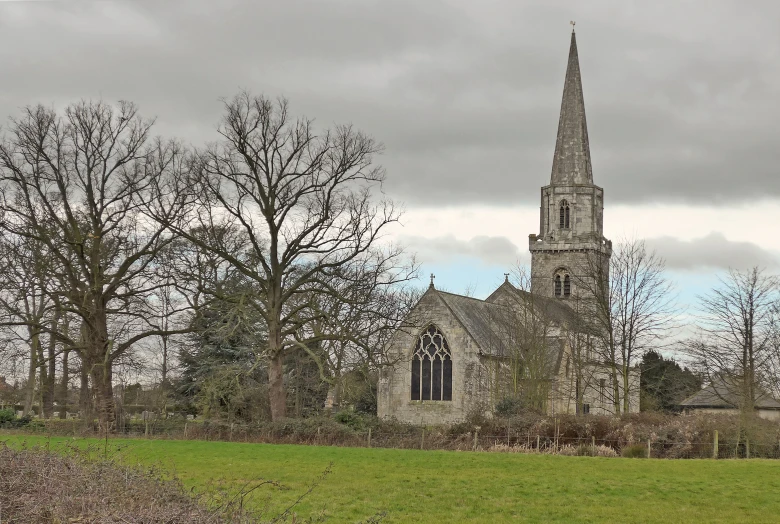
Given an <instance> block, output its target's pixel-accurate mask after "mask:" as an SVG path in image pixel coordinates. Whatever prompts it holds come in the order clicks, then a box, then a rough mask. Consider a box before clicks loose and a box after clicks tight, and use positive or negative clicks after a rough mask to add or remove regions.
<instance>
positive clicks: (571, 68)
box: [550, 24, 593, 185]
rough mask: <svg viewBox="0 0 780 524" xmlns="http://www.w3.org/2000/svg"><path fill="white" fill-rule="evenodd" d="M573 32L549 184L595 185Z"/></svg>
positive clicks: (572, 33) (575, 38) (575, 39)
mask: <svg viewBox="0 0 780 524" xmlns="http://www.w3.org/2000/svg"><path fill="white" fill-rule="evenodd" d="M573 26H574V24H572V31H571V47H570V48H569V65H568V66H567V67H566V81H565V83H564V85H563V100H562V102H561V118H560V120H559V121H558V139H557V140H556V142H555V155H554V156H553V167H552V175H551V177H550V184H553V185H572V184H592V183H593V171H592V169H591V164H590V145H589V143H588V125H587V122H586V121H585V100H584V99H583V96H582V78H581V77H580V62H579V58H578V57H577V37H576V35H575V34H574V27H573Z"/></svg>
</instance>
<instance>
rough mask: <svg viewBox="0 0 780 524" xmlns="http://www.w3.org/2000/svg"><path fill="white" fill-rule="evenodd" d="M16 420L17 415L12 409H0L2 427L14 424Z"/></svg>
mask: <svg viewBox="0 0 780 524" xmlns="http://www.w3.org/2000/svg"><path fill="white" fill-rule="evenodd" d="M15 419H16V414H15V413H14V410H12V409H0V425H2V424H5V423H7V422H13V421H14V420H15Z"/></svg>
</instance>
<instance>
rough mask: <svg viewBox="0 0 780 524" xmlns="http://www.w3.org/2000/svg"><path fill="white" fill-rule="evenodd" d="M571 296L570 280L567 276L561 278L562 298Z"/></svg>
mask: <svg viewBox="0 0 780 524" xmlns="http://www.w3.org/2000/svg"><path fill="white" fill-rule="evenodd" d="M570 295H571V279H570V278H569V275H565V276H564V277H563V296H564V297H568V296H570Z"/></svg>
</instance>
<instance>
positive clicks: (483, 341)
mask: <svg viewBox="0 0 780 524" xmlns="http://www.w3.org/2000/svg"><path fill="white" fill-rule="evenodd" d="M436 293H437V294H438V295H439V297H440V298H441V299H442V300H443V301H444V303H445V304H446V305H447V307H449V308H450V310H451V311H452V313H453V314H454V315H455V317H456V318H457V319H458V321H460V323H461V324H462V325H463V327H464V328H465V329H466V331H468V332H469V334H470V335H471V337H472V338H473V339H474V341H475V342H476V343H477V344H478V345H479V347H480V349H481V350H482V352H483V353H485V354H488V355H492V356H504V355H507V354H508V350H509V341H508V338H507V337H506V336H504V335H502V330H501V329H500V326H499V320H500V319H501V318H505V317H506V315H507V313H508V310H507V308H505V307H504V306H500V305H498V304H491V303H489V302H485V301H484V300H479V299H478V298H472V297H465V296H463V295H455V294H453V293H447V292H445V291H439V290H436Z"/></svg>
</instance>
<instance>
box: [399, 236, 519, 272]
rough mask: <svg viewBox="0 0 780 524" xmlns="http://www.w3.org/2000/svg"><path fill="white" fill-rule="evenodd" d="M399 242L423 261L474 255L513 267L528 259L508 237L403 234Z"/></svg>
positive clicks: (444, 260) (448, 259)
mask: <svg viewBox="0 0 780 524" xmlns="http://www.w3.org/2000/svg"><path fill="white" fill-rule="evenodd" d="M399 242H400V243H401V244H402V245H404V246H405V247H406V248H407V249H408V250H409V251H410V252H412V253H416V254H417V259H418V260H419V261H420V262H422V263H446V262H451V261H453V259H454V258H458V257H473V258H477V259H479V260H481V261H482V262H484V263H486V264H496V265H504V266H508V267H511V266H514V265H515V264H517V262H518V260H520V259H523V260H525V258H527V257H526V254H525V253H521V252H520V250H519V249H518V248H517V246H516V245H514V244H513V243H512V242H511V241H510V240H509V239H508V238H506V237H490V236H476V237H474V238H472V239H470V240H458V239H456V238H455V237H453V236H451V235H448V236H441V237H434V238H425V237H421V236H403V237H400V238H399Z"/></svg>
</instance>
